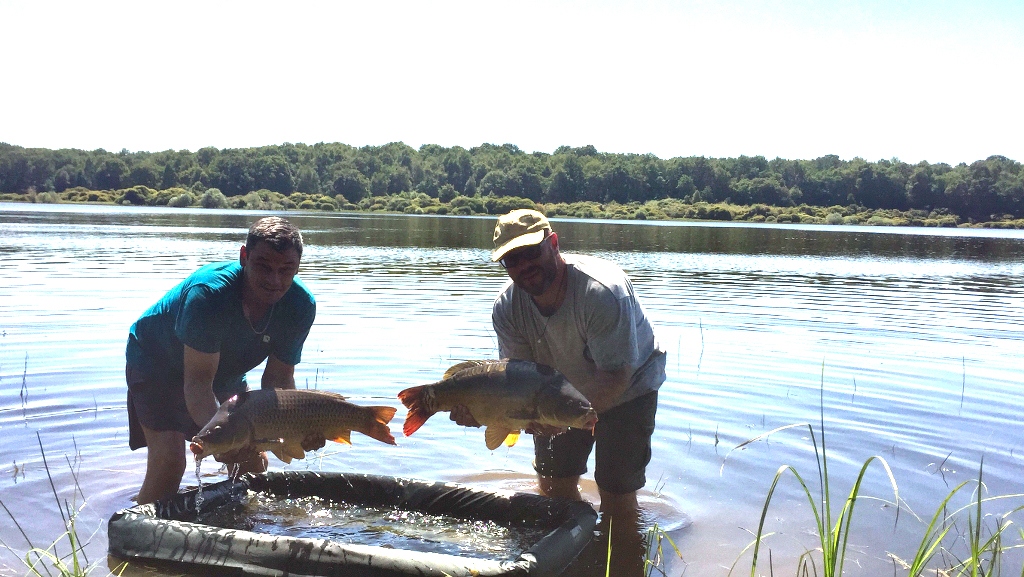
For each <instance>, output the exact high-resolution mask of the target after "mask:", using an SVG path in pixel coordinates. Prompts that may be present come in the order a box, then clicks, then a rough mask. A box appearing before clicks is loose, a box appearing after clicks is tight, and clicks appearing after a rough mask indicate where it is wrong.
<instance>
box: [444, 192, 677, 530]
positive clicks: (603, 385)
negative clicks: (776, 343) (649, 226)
mask: <svg viewBox="0 0 1024 577" xmlns="http://www.w3.org/2000/svg"><path fill="white" fill-rule="evenodd" d="M494 245H495V249H494V252H493V253H492V254H491V259H492V260H494V261H497V262H500V263H501V264H502V266H504V267H505V270H506V271H507V273H508V276H509V278H510V280H509V282H508V283H507V284H506V285H505V287H504V288H503V289H502V291H501V293H500V294H499V295H498V298H497V299H496V300H495V301H494V309H493V312H492V321H493V324H494V331H495V333H497V336H498V350H499V353H500V355H501V357H502V358H514V359H522V360H528V361H534V362H537V363H541V364H545V365H549V366H551V367H554V368H555V369H556V370H558V371H559V372H561V373H562V374H563V375H565V377H566V378H567V379H568V380H569V382H570V383H572V385H573V386H574V387H576V388H577V389H579V391H580V392H581V393H583V394H584V395H585V396H586V397H587V399H588V400H590V403H591V405H592V406H593V407H594V409H595V410H596V411H597V412H598V422H597V427H596V428H595V430H594V433H593V434H591V433H590V431H585V430H578V429H569V430H568V431H564V432H563V431H552V430H535V431H534V433H535V434H534V451H535V457H536V458H535V461H534V468H535V469H536V470H537V474H538V480H539V485H540V490H541V492H542V493H543V494H545V495H548V496H553V497H562V498H566V499H574V500H581V499H582V497H581V495H580V492H579V487H578V483H579V478H580V475H582V474H583V473H585V472H586V471H587V460H588V458H589V456H590V452H591V450H592V449H593V448H594V447H595V445H596V456H595V462H596V466H595V472H594V478H595V480H596V482H597V486H598V490H599V492H600V496H601V511H602V514H603V516H616V514H618V513H621V514H624V515H628V516H629V517H627V518H634V519H635V517H636V511H637V498H636V492H637V491H638V490H639V489H640V488H642V487H643V486H644V485H645V483H646V477H645V469H646V467H647V463H649V462H650V459H651V435H652V434H653V432H654V417H655V412H656V411H657V402H658V388H659V387H660V386H661V384H662V383H663V382H664V381H665V352H664V351H663V350H661V348H660V347H659V345H658V342H657V339H656V338H655V335H654V331H653V329H652V328H651V324H650V323H649V322H648V320H647V317H646V316H645V315H644V311H643V309H642V308H641V306H640V303H639V302H638V301H637V298H636V295H635V293H634V291H633V285H632V283H631V282H630V281H629V278H628V277H627V276H626V275H625V273H623V272H622V270H621V269H619V268H618V267H617V266H616V265H614V264H613V263H611V262H608V261H606V260H603V259H599V258H595V257H589V256H582V255H562V254H561V252H560V251H559V247H558V235H557V234H556V233H555V232H553V231H552V230H551V225H550V224H549V222H548V220H547V218H545V217H544V215H543V214H541V213H539V212H537V211H535V210H525V209H521V210H514V211H512V212H510V213H509V214H506V215H504V216H502V217H501V218H499V219H498V223H497V225H496V226H495V229H494ZM452 419H453V420H455V421H456V422H457V423H459V424H463V425H467V424H468V425H474V424H476V423H475V420H473V419H472V418H471V416H470V415H468V413H466V412H464V411H462V410H459V411H453V412H452ZM556 433H557V434H556Z"/></svg>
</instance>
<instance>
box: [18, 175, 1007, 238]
mask: <svg viewBox="0 0 1024 577" xmlns="http://www.w3.org/2000/svg"><path fill="white" fill-rule="evenodd" d="M0 202H30V203H48V204H56V203H92V204H111V205H115V204H116V205H134V206H169V207H177V208H189V207H192V208H221V209H232V208H234V209H248V210H309V211H328V212H333V211H339V210H342V211H360V212H384V213H404V214H439V215H486V214H504V213H505V212H508V211H509V210H512V209H515V208H536V209H538V210H540V211H541V212H544V213H545V214H546V215H548V216H550V217H570V218H595V219H617V220H685V221H717V222H750V223H773V224H774V223H779V224H827V225H868V226H915V227H943V228H953V227H964V228H968V227H969V228H1001V229H1024V219H1015V218H1013V217H1012V216H1011V215H1004V217H1003V218H1001V219H999V220H991V221H986V222H974V221H966V222H965V221H962V220H961V218H960V217H959V216H957V215H954V214H951V213H949V212H948V211H945V210H941V209H940V210H932V211H927V210H896V209H869V208H865V207H863V206H859V205H855V204H851V205H847V206H838V205H837V206H828V207H821V206H809V205H806V204H801V205H797V206H770V205H766V204H754V205H739V204H731V203H726V202H719V203H708V202H692V203H690V202H686V201H684V200H680V199H674V198H666V199H661V200H651V201H648V202H645V203H638V202H631V203H627V204H619V203H616V202H610V203H598V202H591V201H583V202H573V203H549V204H541V203H535V202H533V201H532V200H529V199H526V198H520V197H514V196H502V197H497V196H479V195H478V196H461V195H454V196H452V195H440V196H438V197H432V196H429V195H427V194H425V193H422V192H400V193H397V194H388V195H383V196H370V197H366V198H363V199H362V200H360V201H359V202H358V203H352V202H348V201H346V200H345V199H344V198H343V197H341V196H337V197H331V196H327V195H323V194H306V193H303V192H294V193H292V194H290V195H287V196H286V195H283V194H280V193H277V192H272V191H269V190H257V191H253V192H249V193H248V194H244V195H239V196H231V197H228V196H225V195H224V194H223V193H221V192H220V191H219V190H217V189H215V188H210V189H205V190H203V191H201V192H200V191H194V190H188V189H184V188H170V189H167V190H159V191H158V190H153V189H150V188H147V187H145V186H136V187H133V188H128V189H122V190H87V189H83V188H73V189H69V190H66V191H64V192H61V193H57V192H38V193H37V192H28V193H6V194H0Z"/></svg>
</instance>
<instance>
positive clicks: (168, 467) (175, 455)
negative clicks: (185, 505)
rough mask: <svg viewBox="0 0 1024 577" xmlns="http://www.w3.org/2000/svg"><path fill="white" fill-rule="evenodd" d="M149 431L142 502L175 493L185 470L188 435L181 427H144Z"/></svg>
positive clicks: (159, 498)
mask: <svg viewBox="0 0 1024 577" xmlns="http://www.w3.org/2000/svg"><path fill="white" fill-rule="evenodd" d="M142 431H143V433H145V435H146V445H147V446H148V449H147V451H148V454H147V456H146V477H145V479H143V481H142V488H141V489H139V496H138V498H137V501H138V503H139V504H140V505H143V504H146V503H153V502H155V501H159V500H161V499H166V498H168V497H173V496H174V495H175V494H176V493H177V492H178V486H179V485H180V484H181V477H182V476H183V475H184V474H185V435H183V434H182V433H179V432H178V431H155V430H153V429H150V428H148V427H145V426H143V427H142Z"/></svg>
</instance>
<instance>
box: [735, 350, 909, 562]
mask: <svg viewBox="0 0 1024 577" xmlns="http://www.w3.org/2000/svg"><path fill="white" fill-rule="evenodd" d="M824 379H825V366H824V363H822V383H821V386H820V388H819V395H820V398H819V404H818V406H819V430H820V432H821V435H820V438H821V445H820V447H819V444H818V438H819V437H818V435H817V434H815V432H814V427H813V426H812V425H811V424H810V423H804V424H794V425H786V426H784V427H779V428H777V429H774V430H772V431H769V432H767V433H764V434H762V435H758V436H757V437H754V438H753V439H750V440H748V441H746V442H744V443H741V444H740V445H737V446H736V447H735V448H734V449H733V450H734V451H735V450H741V449H743V448H744V447H746V446H747V445H749V444H751V443H753V442H755V441H758V440H760V439H763V438H766V437H768V436H769V435H771V434H773V433H776V432H779V431H782V430H784V429H790V428H793V427H804V426H806V427H807V429H808V431H810V434H811V442H812V443H813V445H814V458H815V462H816V463H817V464H818V493H817V496H816V495H815V494H814V492H812V490H811V489H810V487H809V486H808V485H807V482H806V481H804V478H803V477H802V476H801V475H800V473H799V472H798V471H797V470H796V469H795V468H794V467H793V466H791V465H783V466H781V467H779V469H778V471H776V472H775V477H774V478H773V479H772V484H771V487H770V488H769V490H768V496H767V497H766V498H765V501H764V507H762V509H761V519H760V520H759V521H758V525H757V533H756V534H755V536H754V542H753V543H752V544H751V545H750V546H748V547H747V548H745V549H744V550H743V552H741V555H742V554H743V553H745V552H746V551H747V549H749V548H750V547H751V546H752V547H753V548H754V552H753V558H752V560H751V564H750V576H751V577H755V576H756V575H757V562H758V558H759V555H760V552H761V543H762V541H763V540H764V538H766V537H768V536H769V535H766V534H765V533H764V523H765V519H766V518H767V517H768V506H769V505H770V504H771V501H772V496H773V495H774V494H775V489H776V488H777V487H778V485H779V481H780V480H781V479H782V476H783V475H784V474H785V473H786V472H787V471H788V472H790V473H792V474H793V476H794V477H796V479H797V481H798V482H799V483H800V486H801V488H802V489H803V491H804V494H805V495H806V496H807V502H808V503H809V504H810V506H811V511H813V512H814V523H815V528H816V531H817V535H818V540H819V543H820V552H821V575H823V576H824V577H840V576H841V575H842V574H843V563H844V562H845V560H846V547H847V544H848V542H849V538H850V524H851V523H852V522H853V510H854V506H855V505H856V504H857V497H858V496H859V495H860V488H861V483H862V482H863V481H864V475H865V474H866V473H867V470H868V467H869V466H870V465H871V463H873V462H875V461H877V462H878V463H879V464H880V465H881V466H882V467H883V468H884V469H885V473H886V475H887V476H888V477H889V483H890V484H891V485H892V489H893V494H894V502H895V503H896V519H897V521H898V520H899V511H900V508H899V502H900V500H899V487H898V486H897V484H896V478H895V477H894V476H893V474H892V469H891V468H890V467H889V463H887V462H886V460H885V459H883V458H882V457H880V456H877V455H876V456H873V457H871V458H869V459H867V460H866V461H864V464H863V465H862V466H861V468H860V472H859V473H858V474H857V479H856V481H855V482H854V484H853V488H852V489H851V490H850V493H849V495H847V497H846V500H845V501H844V502H843V505H842V508H840V509H839V513H838V518H836V519H835V521H834V522H833V513H832V511H833V497H832V490H831V487H830V478H829V472H828V452H827V451H826V449H825V409H824V406H825V402H824V390H825V386H824ZM731 452H732V451H730V453H731ZM726 457H727V458H728V455H726ZM722 467H723V468H724V467H725V463H724V462H723V463H722ZM819 505H820V508H819ZM738 561H739V559H737V560H736V562H734V563H733V565H732V567H730V569H729V574H730V575H731V574H732V571H733V569H735V567H736V563H737V562H738ZM801 571H802V572H803V574H804V575H809V574H813V575H818V568H817V564H816V563H815V556H814V555H813V552H812V551H805V552H804V554H803V555H801V556H800V559H799V561H798V574H799V573H800V572H801Z"/></svg>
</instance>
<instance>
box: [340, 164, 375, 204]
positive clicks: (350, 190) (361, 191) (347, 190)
mask: <svg viewBox="0 0 1024 577" xmlns="http://www.w3.org/2000/svg"><path fill="white" fill-rule="evenodd" d="M332 190H334V194H335V195H341V197H342V198H344V199H345V200H347V201H348V202H351V203H353V204H355V203H357V202H359V201H360V200H362V199H364V198H366V195H367V193H368V192H369V191H370V181H369V179H367V178H366V177H365V176H363V175H362V173H360V172H359V171H358V170H356V169H354V168H346V169H342V170H340V171H338V174H337V176H336V177H335V179H334V185H333V186H332Z"/></svg>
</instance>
